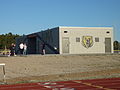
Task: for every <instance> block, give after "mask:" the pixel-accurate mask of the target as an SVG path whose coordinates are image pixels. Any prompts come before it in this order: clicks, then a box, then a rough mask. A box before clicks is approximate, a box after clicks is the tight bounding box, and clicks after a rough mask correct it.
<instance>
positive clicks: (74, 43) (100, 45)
mask: <svg viewBox="0 0 120 90" xmlns="http://www.w3.org/2000/svg"><path fill="white" fill-rule="evenodd" d="M113 39H114V38H113V27H56V28H52V29H48V30H45V31H41V32H37V33H32V34H29V35H25V36H23V37H20V38H17V39H16V43H17V46H18V47H19V44H20V42H25V43H27V45H28V53H29V54H41V53H42V50H41V49H42V44H43V43H45V51H46V53H47V54H100V53H113Z"/></svg>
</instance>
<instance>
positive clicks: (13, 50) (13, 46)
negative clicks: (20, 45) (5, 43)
mask: <svg viewBox="0 0 120 90" xmlns="http://www.w3.org/2000/svg"><path fill="white" fill-rule="evenodd" d="M10 56H15V44H14V43H12V44H11V46H10Z"/></svg>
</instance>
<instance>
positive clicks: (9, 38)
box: [0, 32, 20, 49]
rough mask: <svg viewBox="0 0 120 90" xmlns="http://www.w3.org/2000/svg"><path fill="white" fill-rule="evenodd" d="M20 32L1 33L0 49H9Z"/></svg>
mask: <svg viewBox="0 0 120 90" xmlns="http://www.w3.org/2000/svg"><path fill="white" fill-rule="evenodd" d="M19 36H20V35H18V34H12V33H11V32H9V33H7V34H2V35H0V49H5V48H7V49H9V48H10V46H11V44H12V43H15V42H16V41H15V38H17V37H19Z"/></svg>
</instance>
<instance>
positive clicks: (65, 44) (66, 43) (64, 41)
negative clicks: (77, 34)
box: [62, 37, 69, 53]
mask: <svg viewBox="0 0 120 90" xmlns="http://www.w3.org/2000/svg"><path fill="white" fill-rule="evenodd" d="M62 52H63V53H69V37H63V38H62Z"/></svg>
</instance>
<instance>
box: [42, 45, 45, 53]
mask: <svg viewBox="0 0 120 90" xmlns="http://www.w3.org/2000/svg"><path fill="white" fill-rule="evenodd" d="M42 55H45V43H43V44H42Z"/></svg>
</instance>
